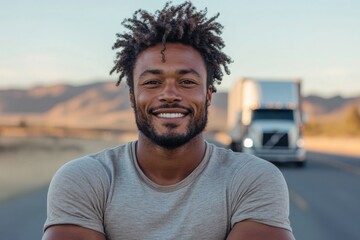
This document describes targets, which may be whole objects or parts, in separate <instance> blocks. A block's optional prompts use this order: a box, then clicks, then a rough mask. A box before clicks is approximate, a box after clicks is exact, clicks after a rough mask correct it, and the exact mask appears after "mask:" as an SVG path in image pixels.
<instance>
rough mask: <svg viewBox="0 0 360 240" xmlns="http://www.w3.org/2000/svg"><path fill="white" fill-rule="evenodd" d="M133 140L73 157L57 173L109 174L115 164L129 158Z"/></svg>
mask: <svg viewBox="0 0 360 240" xmlns="http://www.w3.org/2000/svg"><path fill="white" fill-rule="evenodd" d="M130 146H131V142H129V143H127V144H122V145H118V146H116V147H112V148H106V149H103V150H101V151H99V152H96V153H92V154H89V155H85V156H81V157H79V158H76V159H72V160H70V161H69V162H67V163H66V164H64V165H63V166H61V167H60V168H59V170H58V171H57V174H66V175H68V174H70V175H92V174H94V173H96V174H99V173H101V172H102V173H105V174H106V175H109V174H110V172H111V171H112V169H114V166H115V165H117V164H118V165H119V162H120V161H122V160H125V158H128V156H125V155H127V154H128V148H129V147H130Z"/></svg>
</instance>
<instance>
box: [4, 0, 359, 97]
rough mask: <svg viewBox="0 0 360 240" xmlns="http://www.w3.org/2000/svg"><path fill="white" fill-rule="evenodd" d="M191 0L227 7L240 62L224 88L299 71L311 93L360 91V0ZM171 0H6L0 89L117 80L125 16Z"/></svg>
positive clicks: (229, 37)
mask: <svg viewBox="0 0 360 240" xmlns="http://www.w3.org/2000/svg"><path fill="white" fill-rule="evenodd" d="M173 2H174V3H180V2H182V1H178V0H174V1H173ZM192 2H193V3H194V4H195V5H196V6H197V8H198V9H203V8H205V7H207V8H208V12H209V16H212V15H214V14H216V13H217V12H220V17H219V21H220V22H221V23H222V24H223V25H224V31H223V37H224V40H225V43H226V47H225V49H224V51H225V52H226V53H227V54H228V55H230V56H231V57H232V58H233V60H234V63H232V64H231V66H230V69H231V72H232V74H231V75H230V76H227V77H225V78H224V81H223V84H222V86H221V87H219V90H226V89H228V88H229V87H231V85H232V84H233V82H234V81H235V80H236V79H239V78H241V77H247V76H248V77H262V78H265V77H270V78H294V77H295V78H302V79H303V90H304V93H305V94H306V95H308V94H312V93H316V94H320V95H323V96H332V95H335V94H342V95H344V96H355V95H357V96H358V95H360V14H359V12H360V1H359V0H352V1H350V0H302V1H295V0H256V1H254V0H222V1H219V0H214V1H213V0H211V1H203V0H194V1H192ZM164 3H165V1H162V0H152V1H140V0H130V1H125V0H117V1H111V0H108V1H92V0H88V1H80V0H79V1H73V0H62V1H55V0H47V1H45V0H43V1H41V0H33V1H25V0H22V1H20V0H0V29H1V31H0V32H1V34H0V88H27V87H32V86H35V85H51V84H54V83H60V82H66V83H70V84H75V85H77V84H84V83H87V82H92V81H96V80H100V79H101V80H113V81H114V82H115V81H116V76H111V77H110V76H109V70H110V69H111V67H112V65H113V58H114V55H115V53H114V52H113V51H112V50H111V46H112V44H113V42H114V41H115V33H117V32H121V31H122V30H123V28H122V26H121V22H122V20H123V19H124V18H126V17H130V16H131V15H132V13H133V12H134V11H135V10H137V9H139V8H143V9H148V10H151V11H152V10H155V9H159V8H162V7H163V5H164Z"/></svg>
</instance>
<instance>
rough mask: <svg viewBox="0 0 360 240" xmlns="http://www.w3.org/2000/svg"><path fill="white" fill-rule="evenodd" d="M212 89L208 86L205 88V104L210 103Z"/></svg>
mask: <svg viewBox="0 0 360 240" xmlns="http://www.w3.org/2000/svg"><path fill="white" fill-rule="evenodd" d="M212 89H213V88H212V87H208V89H207V93H206V100H207V101H206V102H207V106H210V105H211V99H212V94H213V90H212Z"/></svg>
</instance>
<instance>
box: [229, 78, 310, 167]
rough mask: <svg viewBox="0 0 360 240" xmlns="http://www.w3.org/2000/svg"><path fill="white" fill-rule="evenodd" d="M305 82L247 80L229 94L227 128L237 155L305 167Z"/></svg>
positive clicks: (235, 86) (237, 83) (243, 80)
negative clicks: (245, 154)
mask: <svg viewBox="0 0 360 240" xmlns="http://www.w3.org/2000/svg"><path fill="white" fill-rule="evenodd" d="M304 120H305V117H304V113H303V111H302V108H301V79H288V80H277V79H275V80H274V79H255V78H243V79H240V80H238V81H236V82H235V84H234V86H233V87H232V88H231V89H230V90H229V93H228V117H227V121H228V122H227V126H228V131H229V136H230V138H231V145H230V148H231V149H232V150H234V151H242V152H245V153H249V154H253V155H256V156H258V157H260V158H263V159H266V160H268V161H271V162H294V163H295V164H296V165H297V166H299V167H303V166H304V165H305V163H306V150H305V148H304V140H303V137H302V126H303V124H304Z"/></svg>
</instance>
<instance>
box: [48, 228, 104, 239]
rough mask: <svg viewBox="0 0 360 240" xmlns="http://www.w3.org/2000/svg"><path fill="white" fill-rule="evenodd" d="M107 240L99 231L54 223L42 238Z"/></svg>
mask: <svg viewBox="0 0 360 240" xmlns="http://www.w3.org/2000/svg"><path fill="white" fill-rule="evenodd" d="M64 239H66V240H106V238H105V236H104V235H103V234H102V233H100V232H97V231H94V230H91V229H88V228H84V227H80V226H76V225H70V224H66V225H54V226H51V227H49V228H47V229H46V231H45V233H44V236H43V238H42V240H64Z"/></svg>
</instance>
